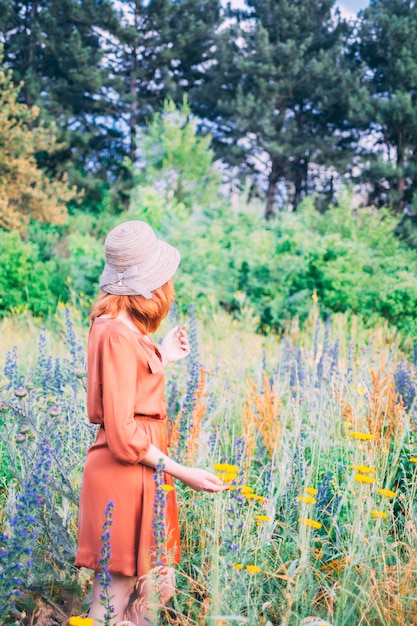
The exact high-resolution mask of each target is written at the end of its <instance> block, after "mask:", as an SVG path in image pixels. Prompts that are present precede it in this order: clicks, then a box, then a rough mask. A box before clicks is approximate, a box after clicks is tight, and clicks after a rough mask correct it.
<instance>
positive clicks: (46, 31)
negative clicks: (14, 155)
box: [0, 0, 122, 199]
mask: <svg viewBox="0 0 417 626" xmlns="http://www.w3.org/2000/svg"><path fill="white" fill-rule="evenodd" d="M4 9H5V10H4V15H3V18H2V20H1V23H0V32H1V36H2V39H3V41H4V56H5V62H6V63H7V65H8V66H9V67H11V68H12V70H13V78H14V82H15V84H20V83H21V82H22V81H23V86H22V88H21V92H20V94H19V99H20V100H21V101H23V102H24V103H25V104H26V105H27V106H29V107H32V106H34V105H36V106H38V107H39V109H40V116H39V118H38V119H39V121H42V122H44V123H46V124H51V123H55V124H56V128H57V132H58V133H59V149H58V146H56V150H55V151H54V152H51V151H49V152H48V154H47V155H45V153H44V154H43V156H44V160H42V156H41V155H38V157H39V159H40V163H41V165H43V166H45V167H47V168H48V170H49V171H50V172H51V173H52V174H53V175H56V174H62V173H63V172H68V174H69V178H70V180H71V182H73V183H76V184H77V185H78V186H79V187H85V188H87V190H88V189H90V190H91V191H92V192H94V191H95V190H96V189H97V180H100V179H104V180H109V181H111V180H112V178H113V179H114V176H115V175H117V169H118V165H117V164H118V163H119V162H120V161H121V159H122V157H121V155H120V149H119V150H118V145H117V144H120V143H121V137H122V131H121V130H120V129H119V128H117V126H116V125H115V121H114V114H115V111H114V107H113V103H112V101H111V98H110V97H109V89H110V87H109V84H110V79H109V75H108V71H107V69H106V68H105V67H104V65H103V51H102V49H101V37H102V31H101V30H100V27H103V29H104V28H105V26H106V24H107V23H108V22H111V20H113V19H114V12H113V9H112V7H111V4H110V0H8V5H7V7H5V8H4ZM33 123H35V122H33ZM93 197H94V195H93ZM96 199H97V197H96Z"/></svg>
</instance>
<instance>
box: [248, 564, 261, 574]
mask: <svg viewBox="0 0 417 626" xmlns="http://www.w3.org/2000/svg"><path fill="white" fill-rule="evenodd" d="M245 569H246V571H247V572H249V574H259V572H261V571H262V570H261V568H260V567H258V566H257V565H247V566H246V567H245Z"/></svg>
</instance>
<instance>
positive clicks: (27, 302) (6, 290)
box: [0, 230, 66, 316]
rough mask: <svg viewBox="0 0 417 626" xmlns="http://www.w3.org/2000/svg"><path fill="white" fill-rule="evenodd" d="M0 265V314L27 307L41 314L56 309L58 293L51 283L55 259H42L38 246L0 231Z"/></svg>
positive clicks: (54, 273)
mask: <svg viewBox="0 0 417 626" xmlns="http://www.w3.org/2000/svg"><path fill="white" fill-rule="evenodd" d="M0 268H1V271H0V314H4V313H6V312H10V311H12V310H14V311H21V310H23V309H26V308H28V309H30V310H31V311H32V312H33V313H34V315H42V316H43V315H47V314H48V313H49V312H50V311H51V310H55V308H56V305H57V302H58V300H59V299H60V296H61V294H60V293H59V289H58V286H57V285H56V284H54V276H55V275H56V269H57V260H56V259H50V260H48V261H41V260H40V258H39V248H38V246H37V245H35V244H33V243H29V242H24V241H22V239H21V237H20V235H19V234H18V233H16V232H6V231H1V230H0ZM62 296H63V298H64V299H65V297H66V295H65V294H64V293H63V294H62Z"/></svg>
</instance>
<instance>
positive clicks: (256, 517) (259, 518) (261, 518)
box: [253, 515, 271, 522]
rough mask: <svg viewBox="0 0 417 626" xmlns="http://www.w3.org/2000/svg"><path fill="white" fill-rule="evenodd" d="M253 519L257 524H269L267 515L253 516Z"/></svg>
mask: <svg viewBox="0 0 417 626" xmlns="http://www.w3.org/2000/svg"><path fill="white" fill-rule="evenodd" d="M253 519H256V520H257V521H258V522H269V520H270V519H271V518H270V517H269V515H254V516H253Z"/></svg>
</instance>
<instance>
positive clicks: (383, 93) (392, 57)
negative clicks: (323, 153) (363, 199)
mask: <svg viewBox="0 0 417 626" xmlns="http://www.w3.org/2000/svg"><path fill="white" fill-rule="evenodd" d="M357 40H358V44H357V48H358V54H359V57H360V60H362V61H363V62H364V63H365V64H366V72H365V75H364V82H365V84H366V86H367V88H368V90H369V98H368V101H367V104H366V106H364V107H362V108H361V110H360V111H359V112H358V116H357V121H358V124H361V125H362V127H363V128H364V129H365V133H366V135H368V137H369V139H368V142H367V143H368V145H369V144H371V149H370V150H367V151H366V153H365V169H364V172H363V175H362V180H364V181H366V182H369V183H371V185H372V188H373V191H372V193H371V201H373V202H375V203H376V204H377V205H379V206H382V205H390V206H393V208H394V210H395V211H397V212H402V211H403V209H404V207H405V206H406V205H409V206H410V205H412V206H413V207H414V208H417V197H416V195H415V191H416V189H417V177H416V175H417V154H416V145H417V6H416V4H415V2H414V1H413V0H371V3H370V6H369V7H368V8H367V9H366V10H365V11H363V12H362V14H361V23H360V28H359V32H358V38H357Z"/></svg>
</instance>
